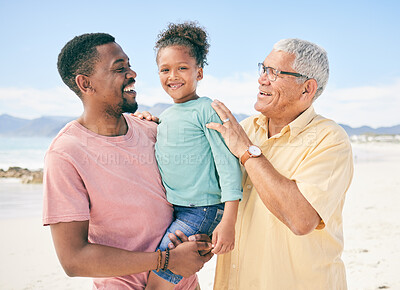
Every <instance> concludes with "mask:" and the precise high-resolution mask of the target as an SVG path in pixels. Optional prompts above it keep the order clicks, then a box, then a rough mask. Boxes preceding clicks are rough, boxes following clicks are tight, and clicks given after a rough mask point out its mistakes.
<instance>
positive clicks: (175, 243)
mask: <svg viewBox="0 0 400 290" xmlns="http://www.w3.org/2000/svg"><path fill="white" fill-rule="evenodd" d="M168 238H169V239H170V240H171V243H169V244H168V247H169V248H170V249H174V248H175V247H177V246H178V245H180V244H182V241H181V240H180V239H179V238H178V237H177V236H176V235H174V234H173V233H169V234H168Z"/></svg>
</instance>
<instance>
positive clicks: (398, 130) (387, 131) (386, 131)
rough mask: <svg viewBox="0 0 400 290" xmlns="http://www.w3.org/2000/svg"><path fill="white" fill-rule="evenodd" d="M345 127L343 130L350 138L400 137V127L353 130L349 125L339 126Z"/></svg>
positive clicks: (365, 127) (359, 128) (363, 127)
mask: <svg viewBox="0 0 400 290" xmlns="http://www.w3.org/2000/svg"><path fill="white" fill-rule="evenodd" d="M339 125H340V126H342V127H343V129H344V130H345V131H346V132H347V134H348V135H349V136H353V135H365V134H372V135H399V134H400V125H396V126H392V127H379V128H376V129H374V128H371V127H369V126H362V127H357V128H352V127H350V126H348V125H343V124H339Z"/></svg>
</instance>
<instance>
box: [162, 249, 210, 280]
mask: <svg viewBox="0 0 400 290" xmlns="http://www.w3.org/2000/svg"><path fill="white" fill-rule="evenodd" d="M209 248H210V245H208V244H207V243H204V242H187V243H181V244H179V245H178V246H177V247H176V248H175V249H173V250H171V251H170V257H169V263H168V269H169V270H171V272H173V273H174V274H178V275H181V276H183V277H190V276H191V275H193V274H194V273H196V272H198V271H199V270H200V269H201V268H203V265H204V263H206V262H208V261H209V260H210V259H211V257H212V256H213V254H212V253H208V254H206V255H204V256H201V255H200V253H199V252H200V251H204V250H207V249H209Z"/></svg>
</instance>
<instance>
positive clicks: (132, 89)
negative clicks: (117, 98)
mask: <svg viewBox="0 0 400 290" xmlns="http://www.w3.org/2000/svg"><path fill="white" fill-rule="evenodd" d="M124 93H136V91H135V83H132V84H130V85H128V86H126V87H125V88H124Z"/></svg>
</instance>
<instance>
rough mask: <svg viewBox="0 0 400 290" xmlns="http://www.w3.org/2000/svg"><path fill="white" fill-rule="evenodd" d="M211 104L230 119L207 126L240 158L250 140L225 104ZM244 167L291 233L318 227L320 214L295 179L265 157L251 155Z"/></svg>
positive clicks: (269, 207)
mask: <svg viewBox="0 0 400 290" xmlns="http://www.w3.org/2000/svg"><path fill="white" fill-rule="evenodd" d="M212 106H213V108H214V109H215V111H216V112H217V113H218V115H219V117H220V118H221V119H222V120H225V119H227V118H229V120H230V121H229V122H225V123H224V124H223V125H221V124H218V123H210V124H208V125H207V127H208V128H210V129H214V130H217V131H218V132H220V133H221V135H222V136H223V137H224V140H225V143H226V145H227V146H228V148H229V150H231V152H232V153H233V154H234V155H235V156H236V157H238V158H240V157H241V156H242V155H243V153H244V152H245V151H246V149H247V148H248V146H249V145H251V144H252V142H251V141H250V139H249V138H248V137H247V134H246V132H244V130H243V128H242V127H241V126H240V124H239V123H238V122H237V121H236V119H235V117H234V116H233V115H232V113H231V112H230V111H229V109H228V108H227V107H225V105H224V104H222V103H221V102H218V101H214V102H213V104H212ZM245 168H246V171H247V173H248V175H249V177H250V178H251V180H252V182H253V184H254V186H255V188H256V190H257V192H258V194H259V196H260V198H261V200H262V201H263V203H264V205H265V206H266V207H267V208H268V210H269V211H270V212H271V213H272V214H274V215H275V216H276V217H277V218H278V219H279V220H280V221H282V222H283V223H284V224H285V225H286V226H287V227H288V228H289V229H290V230H291V231H292V232H293V233H295V234H296V235H305V234H308V233H310V232H311V231H313V230H314V229H315V228H316V227H317V225H318V224H319V222H320V221H321V218H320V217H319V215H318V213H317V212H316V210H315V209H314V208H313V207H312V206H311V204H310V203H309V202H308V201H307V200H306V199H305V197H304V196H303V195H302V193H301V192H300V191H299V189H298V187H297V185H296V183H295V182H294V181H293V180H290V179H288V178H286V177H285V176H283V175H281V174H280V173H279V172H278V171H277V170H276V169H275V168H274V167H273V166H272V164H271V163H270V162H269V161H268V160H267V158H265V157H264V156H260V157H258V158H250V159H249V160H248V161H247V162H246V163H245Z"/></svg>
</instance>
